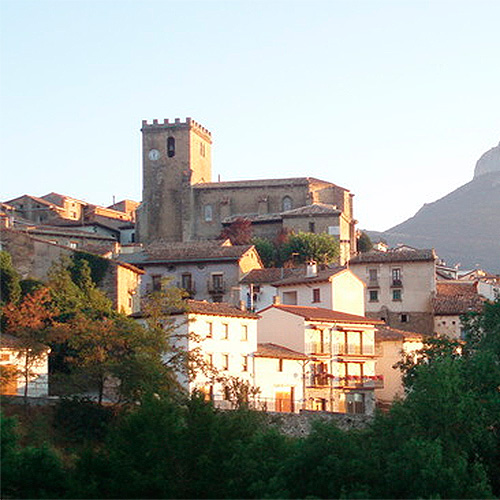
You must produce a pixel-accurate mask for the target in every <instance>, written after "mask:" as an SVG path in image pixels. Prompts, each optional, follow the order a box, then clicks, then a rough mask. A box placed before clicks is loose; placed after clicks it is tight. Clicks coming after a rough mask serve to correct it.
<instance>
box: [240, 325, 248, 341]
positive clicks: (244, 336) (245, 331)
mask: <svg viewBox="0 0 500 500" xmlns="http://www.w3.org/2000/svg"><path fill="white" fill-rule="evenodd" d="M241 340H243V341H246V340H248V326H247V325H242V326H241Z"/></svg>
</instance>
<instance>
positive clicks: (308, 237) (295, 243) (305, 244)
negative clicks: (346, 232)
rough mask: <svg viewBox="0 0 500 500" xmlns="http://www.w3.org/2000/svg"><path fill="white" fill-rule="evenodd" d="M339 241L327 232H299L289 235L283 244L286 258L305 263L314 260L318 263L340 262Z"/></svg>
mask: <svg viewBox="0 0 500 500" xmlns="http://www.w3.org/2000/svg"><path fill="white" fill-rule="evenodd" d="M339 252H340V247H339V242H338V240H337V238H335V237H334V236H332V235H330V234H326V233H302V232H301V233H298V234H292V235H290V236H289V238H288V241H287V242H286V243H285V244H284V246H283V254H284V260H292V261H294V262H296V263H304V262H307V261H309V260H314V261H316V262H317V263H318V264H325V265H326V264H331V263H333V262H338V258H339Z"/></svg>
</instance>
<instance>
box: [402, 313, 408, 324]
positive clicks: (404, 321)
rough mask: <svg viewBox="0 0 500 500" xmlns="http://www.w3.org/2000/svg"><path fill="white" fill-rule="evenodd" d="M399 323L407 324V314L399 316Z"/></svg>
mask: <svg viewBox="0 0 500 500" xmlns="http://www.w3.org/2000/svg"><path fill="white" fill-rule="evenodd" d="M401 323H408V314H402V315H401Z"/></svg>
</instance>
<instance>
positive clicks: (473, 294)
mask: <svg viewBox="0 0 500 500" xmlns="http://www.w3.org/2000/svg"><path fill="white" fill-rule="evenodd" d="M484 302H485V299H484V298H483V297H481V296H480V295H479V294H478V292H477V283H475V282H472V283H471V282H467V281H465V282H460V281H438V282H437V283H436V296H435V297H434V299H433V300H432V305H433V307H434V314H435V315H460V314H465V313H468V312H480V311H481V310H482V308H483V304H484Z"/></svg>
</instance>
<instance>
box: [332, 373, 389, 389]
mask: <svg viewBox="0 0 500 500" xmlns="http://www.w3.org/2000/svg"><path fill="white" fill-rule="evenodd" d="M335 385H336V386H337V387H343V388H346V389H347V388H352V389H382V388H383V387H384V376H383V375H363V376H361V375H348V376H346V377H340V378H337V379H336V380H335Z"/></svg>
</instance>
